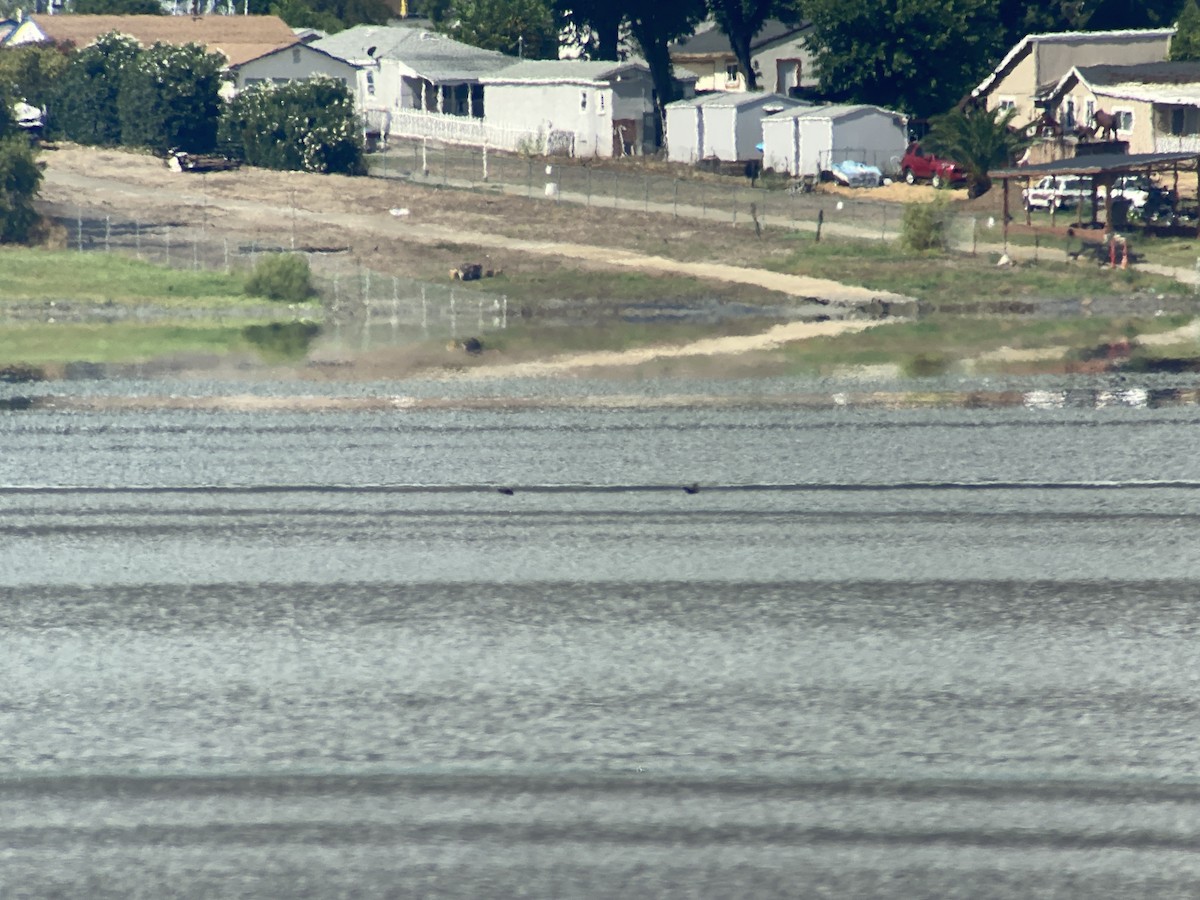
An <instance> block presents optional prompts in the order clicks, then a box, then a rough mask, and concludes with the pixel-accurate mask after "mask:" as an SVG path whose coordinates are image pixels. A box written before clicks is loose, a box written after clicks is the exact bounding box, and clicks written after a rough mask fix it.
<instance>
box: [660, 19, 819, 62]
mask: <svg viewBox="0 0 1200 900" xmlns="http://www.w3.org/2000/svg"><path fill="white" fill-rule="evenodd" d="M805 28H808V23H807V22H805V23H803V24H800V25H787V24H785V23H783V22H780V21H779V20H778V19H767V21H765V22H764V23H763V27H762V30H761V31H759V32H758V34H756V35H755V36H754V38H753V39H752V40H751V41H750V49H751V50H757V49H758V48H759V47H761V46H763V45H764V44H769V43H770V42H771V41H774V40H778V39H779V38H781V37H786V36H787V35H789V34H793V33H795V32H798V31H803V30H804V29H805ZM670 51H671V53H681V54H684V55H686V56H691V55H693V54H695V55H702V54H707V53H720V54H732V53H733V49H732V48H731V47H730V45H729V36H728V35H727V34H725V32H723V31H722V30H721V29H720V28H718V27H717V25H716V23H715V22H714V23H713V24H712V27H711V28H706V29H705V30H703V31H698V32H696V33H695V34H692V35H690V36H688V37H685V38H680V39H679V40H677V41H675V42H673V43H672V44H671V45H670Z"/></svg>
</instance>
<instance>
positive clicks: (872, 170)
mask: <svg viewBox="0 0 1200 900" xmlns="http://www.w3.org/2000/svg"><path fill="white" fill-rule="evenodd" d="M829 174H830V175H832V176H833V180H834V181H836V182H838V183H839V184H844V185H848V186H849V187H878V186H879V185H881V184H883V172H882V171H880V169H879V167H878V166H869V165H867V164H866V163H861V162H857V161H856V160H852V159H848V160H846V161H844V162H840V163H834V164H833V168H831V169H830V170H829Z"/></svg>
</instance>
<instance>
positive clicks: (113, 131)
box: [50, 32, 142, 146]
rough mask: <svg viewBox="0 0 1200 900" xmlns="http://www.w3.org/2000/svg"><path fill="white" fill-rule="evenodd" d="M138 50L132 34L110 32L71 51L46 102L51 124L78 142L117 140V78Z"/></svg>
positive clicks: (105, 143) (112, 142) (106, 143)
mask: <svg viewBox="0 0 1200 900" xmlns="http://www.w3.org/2000/svg"><path fill="white" fill-rule="evenodd" d="M141 52H142V51H141V48H140V47H139V46H138V44H137V42H136V41H135V40H133V38H130V37H125V36H123V35H119V34H117V33H115V32H113V33H110V34H106V35H103V36H101V37H100V38H99V39H97V40H96V41H95V43H93V44H91V45H89V46H87V47H85V48H83V49H82V50H79V51H77V52H76V53H74V54H73V55H72V56H71V58H70V60H69V61H68V63H67V67H66V69H65V70H64V71H63V73H62V77H61V78H59V80H58V83H57V85H56V88H55V90H54V94H53V99H52V101H51V103H50V125H51V128H52V129H53V130H54V131H55V132H59V133H61V134H63V135H64V136H65V137H67V138H68V139H69V140H72V141H76V142H77V143H80V144H98V145H101V146H115V145H117V144H120V143H121V115H120V112H119V110H118V105H117V98H118V96H119V95H120V92H121V79H122V76H123V73H124V72H126V71H128V70H129V69H130V68H131V67H132V65H133V64H134V62H135V60H136V59H137V58H138V56H139V54H140V53H141Z"/></svg>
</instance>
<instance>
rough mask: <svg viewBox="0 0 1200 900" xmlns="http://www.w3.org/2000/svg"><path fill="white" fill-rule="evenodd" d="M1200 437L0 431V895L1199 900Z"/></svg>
mask: <svg viewBox="0 0 1200 900" xmlns="http://www.w3.org/2000/svg"><path fill="white" fill-rule="evenodd" d="M1198 417H1200V413H1198V412H1197V411H1195V410H1190V409H1175V410H1152V409H1109V410H1086V411H1085V410H1070V409H1063V410H1025V409H1016V410H992V411H861V410H860V411H854V410H837V411H829V412H814V411H804V410H786V409H760V408H747V409H743V410H740V411H731V410H692V411H688V410H679V409H647V410H641V411H628V410H611V411H598V410H586V411H585V410H578V411H571V410H561V409H558V410H534V409H525V410H513V411H506V412H501V411H490V412H486V411H463V410H460V411H453V410H440V411H426V412H412V411H410V412H396V413H389V414H333V413H326V414H313V415H300V414H282V413H281V414H267V415H263V414H258V415H251V414H224V413H184V412H162V413H139V414H136V415H129V414H126V415H116V414H103V413H72V414H65V413H32V414H19V415H18V414H12V415H6V416H3V417H0V441H2V446H3V449H4V454H3V457H2V459H0V484H4V485H7V487H5V488H0V536H2V539H3V540H2V542H0V547H2V548H3V549H2V550H0V678H2V683H3V684H4V685H5V690H4V693H3V695H0V888H2V890H0V894H3V895H4V896H9V895H12V896H64V897H78V896H101V897H103V896H112V897H128V896H142V897H162V896H221V897H237V896H255V897H280V896H311V897H330V896H461V897H492V896H496V897H502V896H517V895H524V896H539V897H569V896H589V897H591V896H597V897H640V896H655V897H743V896H745V897H752V896H753V897H760V896H761V897H766V896H779V897H784V896H788V897H791V896H830V897H859V896H885V897H971V898H974V897H1013V898H1018V897H1019V898H1025V897H1036V896H1056V897H1058V896H1079V897H1131V896H1156V897H1158V896H1164V897H1173V896H1178V897H1191V896H1195V895H1196V893H1197V890H1198V889H1200V860H1198V857H1197V856H1196V854H1195V853H1194V849H1195V847H1196V846H1198V845H1200V779H1198V778H1197V777H1196V773H1197V771H1200V744H1198V743H1197V741H1196V739H1195V736H1196V734H1197V732H1198V731H1200V699H1198V697H1200V694H1198V692H1197V687H1198V685H1197V681H1198V679H1200V674H1197V673H1200V666H1198V665H1197V663H1198V662H1200V659H1198V658H1197V657H1198V653H1197V640H1196V638H1197V634H1196V632H1197V624H1196V622H1197V617H1196V615H1195V609H1196V606H1197V601H1198V600H1200V580H1198V579H1197V578H1196V572H1197V571H1198V569H1200V567H1198V565H1197V562H1198V561H1197V556H1198V552H1200V551H1198V550H1197V548H1198V547H1200V461H1198V460H1197V458H1196V455H1195V454H1194V451H1193V448H1194V435H1195V433H1196V427H1197V424H1198V421H1197V419H1198ZM692 482H698V483H699V485H700V490H699V492H698V493H696V494H690V495H689V494H686V493H685V492H683V491H682V490H680V489H679V488H680V486H681V485H684V484H691V483H692ZM495 485H506V486H511V487H512V488H513V491H514V492H513V494H512V495H511V496H506V495H503V494H500V493H498V492H497V491H496V490H495V489H494V486H495Z"/></svg>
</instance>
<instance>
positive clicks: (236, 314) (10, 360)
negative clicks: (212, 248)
mask: <svg viewBox="0 0 1200 900" xmlns="http://www.w3.org/2000/svg"><path fill="white" fill-rule="evenodd" d="M243 281H244V279H243V277H242V276H240V275H236V274H230V275H227V274H224V273H218V272H206V271H193V270H179V269H169V268H164V267H161V266H155V265H151V264H149V263H144V262H139V261H137V260H132V259H128V258H125V257H122V256H117V255H108V254H99V253H89V254H81V253H72V252H66V251H51V250H32V249H23V248H6V249H4V250H3V251H0V284H3V285H4V290H3V294H2V295H0V320H4V319H7V321H0V368H3V367H7V366H13V365H30V366H44V365H50V364H55V363H66V362H97V363H130V362H144V361H148V360H151V359H155V358H158V357H163V356H173V355H182V354H195V353H204V354H224V353H236V352H256V353H258V354H259V355H262V356H265V357H266V358H277V357H279V356H287V355H288V354H289V352H291V349H292V348H294V346H295V337H296V334H295V332H296V331H297V330H300V331H304V330H307V329H306V328H305V327H303V326H297V327H292V328H281V326H282V325H284V324H285V323H301V322H303V320H305V319H311V318H316V317H319V313H320V307H319V304H317V303H316V302H315V301H314V302H312V303H306V304H300V305H298V306H292V307H288V306H283V305H281V306H280V310H279V315H263V311H264V310H265V308H267V307H268V306H269V305H270V303H269V301H266V300H263V299H262V298H256V297H248V296H246V295H245V293H244V292H243ZM18 307H22V308H24V312H25V314H24V315H22V316H20V317H19V318H18V317H14V316H13V315H12V313H13V312H15V308H18ZM31 308H32V309H34V310H37V312H38V314H37V315H30V314H29V310H30V309H31ZM146 309H152V310H154V315H153V317H146V318H144V319H143V318H139V316H138V312H137V311H138V310H146ZM97 311H99V312H102V313H104V314H105V315H104V318H106V319H112V320H111V321H97V315H96V312H97ZM126 315H127V316H128V318H124V316H126Z"/></svg>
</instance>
